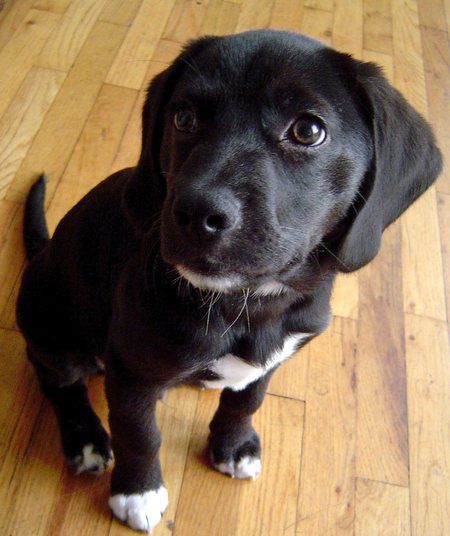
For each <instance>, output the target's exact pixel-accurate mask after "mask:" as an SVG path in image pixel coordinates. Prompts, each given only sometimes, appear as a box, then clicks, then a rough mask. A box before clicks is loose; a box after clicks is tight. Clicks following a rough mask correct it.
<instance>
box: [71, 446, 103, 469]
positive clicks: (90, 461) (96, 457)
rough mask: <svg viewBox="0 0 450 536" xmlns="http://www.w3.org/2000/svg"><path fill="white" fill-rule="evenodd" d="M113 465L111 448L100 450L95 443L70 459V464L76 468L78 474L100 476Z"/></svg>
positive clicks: (83, 448) (84, 447)
mask: <svg viewBox="0 0 450 536" xmlns="http://www.w3.org/2000/svg"><path fill="white" fill-rule="evenodd" d="M111 463H112V450H111V448H108V449H105V448H101V450H100V449H99V448H98V446H96V445H94V444H93V443H86V445H84V446H83V447H82V448H81V452H80V453H79V454H77V455H76V456H74V457H72V458H69V464H70V465H72V466H73V467H74V468H75V472H76V473H77V474H80V473H91V474H94V475H100V474H102V473H103V471H105V469H106V468H107V467H108V466H109V465H111Z"/></svg>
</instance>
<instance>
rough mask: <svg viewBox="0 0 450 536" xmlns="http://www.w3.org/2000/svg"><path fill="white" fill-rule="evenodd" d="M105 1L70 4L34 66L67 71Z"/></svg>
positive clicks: (82, 0)
mask: <svg viewBox="0 0 450 536" xmlns="http://www.w3.org/2000/svg"><path fill="white" fill-rule="evenodd" d="M104 3H105V0H78V1H77V2H72V3H71V4H70V6H69V7H68V9H67V11H66V12H65V13H64V15H63V16H62V18H61V22H60V24H59V25H58V28H57V29H56V30H55V31H54V32H53V33H52V35H51V37H50V39H49V40H48V41H47V43H46V45H45V47H44V48H43V50H42V52H41V54H40V55H39V57H38V58H37V60H36V65H38V66H40V67H46V68H48V69H60V70H61V71H69V69H70V68H71V67H72V65H73V62H74V61H75V58H76V57H77V55H78V53H79V51H80V50H81V48H82V47H83V45H84V43H85V41H86V39H87V37H88V35H89V34H90V32H91V29H92V27H93V26H94V24H95V23H96V21H97V18H98V16H99V14H100V12H101V10H102V8H103V5H104Z"/></svg>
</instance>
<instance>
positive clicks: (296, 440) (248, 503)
mask: <svg viewBox="0 0 450 536" xmlns="http://www.w3.org/2000/svg"><path fill="white" fill-rule="evenodd" d="M217 395H218V393H215V392H211V391H209V392H202V393H200V397H199V404H198V409H197V414H196V417H195V423H194V430H193V433H192V437H191V444H190V450H189V455H188V460H187V465H186V469H185V474H184V478H183V487H182V489H181V496H180V501H179V504H178V509H177V516H176V518H175V531H174V534H175V535H180V536H183V535H184V534H196V536H210V535H211V536H219V535H220V536H232V535H233V536H234V535H237V536H241V535H242V536H244V535H245V536H247V535H257V534H282V533H283V530H284V529H285V528H287V529H288V530H290V529H292V526H294V525H295V506H296V500H297V490H298V481H299V463H300V456H301V444H302V441H301V438H302V430H303V403H302V402H298V401H295V400H287V399H280V398H278V397H274V396H270V395H269V396H267V397H266V399H265V401H264V404H263V406H262V408H261V409H260V410H259V412H257V414H256V415H255V419H254V421H255V428H256V430H257V431H258V432H259V433H260V436H261V440H262V443H263V455H262V462H263V469H262V472H261V475H260V476H259V478H258V479H257V480H256V481H255V482H251V481H239V480H236V479H231V478H230V477H227V476H225V475H222V474H219V473H216V472H214V470H213V469H211V467H210V466H209V464H208V462H207V461H206V459H205V456H204V449H205V445H206V439H207V435H208V424H209V421H210V419H211V418H212V415H213V413H214V411H215V408H216V406H217V402H218V396H217ZM281 460H284V462H283V465H281V464H280V461H281ZM274 496H278V497H283V502H282V503H280V504H279V506H278V508H273V497H274Z"/></svg>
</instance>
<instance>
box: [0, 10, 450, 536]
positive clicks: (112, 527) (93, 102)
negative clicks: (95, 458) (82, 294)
mask: <svg viewBox="0 0 450 536" xmlns="http://www.w3.org/2000/svg"><path fill="white" fill-rule="evenodd" d="M0 8H1V9H0V80H1V91H0V361H1V363H0V449H1V450H0V505H1V508H0V534H2V535H3V534H4V535H8V536H9V535H11V536H12V535H14V536H15V535H20V536H22V535H24V536H25V535H30V534H35V535H64V536H65V535H76V536H78V535H79V534H83V535H84V534H86V535H96V536H97V535H100V536H101V535H122V534H123V535H125V534H132V532H131V531H130V530H129V529H127V528H125V527H123V526H122V525H120V524H119V523H117V522H115V521H114V522H113V521H112V519H111V516H110V513H109V511H108V508H107V496H108V486H109V474H106V475H104V476H103V477H101V478H94V477H89V476H82V477H77V476H75V475H73V474H72V473H71V472H70V470H69V469H68V468H67V467H66V466H65V464H64V460H63V457H62V454H61V449H60V446H59V437H58V432H57V429H56V424H55V419H54V417H53V415H52V413H51V411H50V409H49V407H48V404H47V403H46V402H45V401H44V400H43V398H42V395H41V394H40V392H39V389H38V386H37V383H36V380H35V378H34V376H33V373H32V370H31V368H30V366H29V365H28V363H27V362H26V360H25V355H24V342H23V340H22V338H21V336H20V334H19V332H18V331H17V327H16V325H15V320H14V303H15V298H16V294H17V289H18V285H19V282H20V274H21V271H22V268H23V264H24V256H23V248H22V244H21V225H22V204H23V200H24V196H25V194H26V192H27V190H28V188H29V186H30V184H31V182H32V180H33V179H34V178H35V176H36V174H37V173H39V172H41V171H43V170H45V171H46V172H47V173H48V175H49V178H50V182H49V184H48V196H47V209H48V210H47V216H48V220H49V226H50V228H51V229H52V230H53V229H54V227H55V226H56V224H57V222H58V221H59V219H60V218H61V217H62V216H63V215H64V213H65V212H66V211H67V210H68V209H69V208H70V207H71V206H73V204H74V203H75V202H76V201H77V200H78V199H79V198H80V197H81V196H82V195H83V194H84V193H85V192H86V191H87V190H88V189H90V188H91V187H92V186H94V185H95V184H96V183H97V182H99V181H100V180H101V179H102V178H104V177H105V176H106V175H108V174H109V173H110V172H111V171H113V170H116V169H120V168H122V167H125V166H127V165H133V164H134V163H135V162H136V159H137V156H138V154H139V148H140V147H139V146H140V139H139V135H140V109H141V106H142V102H143V99H144V90H145V85H146V84H147V83H148V81H149V80H150V79H151V78H152V77H153V76H154V75H155V74H157V73H158V72H159V71H161V70H162V69H163V68H164V67H165V66H166V65H167V64H168V63H170V61H172V59H173V58H174V57H175V56H176V54H177V53H178V52H179V51H180V49H181V46H182V44H183V42H184V41H186V40H187V39H190V38H193V37H196V36H197V35H200V34H203V33H212V34H225V33H231V32H236V31H241V30H246V29H249V28H256V27H267V26H270V27H273V28H279V29H289V30H294V31H300V32H305V33H308V34H310V35H312V36H313V37H316V38H318V39H321V40H323V41H324V42H327V43H329V44H333V45H334V46H336V47H338V48H340V49H342V50H344V51H346V52H349V53H351V54H354V55H355V56H357V57H358V58H361V59H364V60H368V61H376V62H378V63H380V64H381V65H383V67H384V69H385V72H386V75H387V76H388V77H389V78H390V80H391V81H392V82H393V83H394V84H395V85H396V86H397V87H398V88H399V89H400V90H401V91H402V92H403V93H404V94H405V96H406V97H407V98H408V99H409V100H410V102H411V103H412V104H413V105H414V106H416V107H417V108H418V109H419V110H420V111H421V112H422V113H423V114H424V115H425V116H427V117H428V118H429V120H430V122H431V123H432V124H433V126H434V128H435V131H436V134H437V136H438V138H439V142H440V145H441V147H442V149H443V150H444V152H445V154H446V158H447V160H450V126H449V125H450V123H449V112H450V48H449V35H448V32H449V29H450V2H448V1H447V0H420V1H419V2H416V1H414V0H351V1H350V0H345V1H342V2H341V1H340V0H339V1H338V0H334V1H333V0H303V1H301V0H192V1H190V0H127V1H122V0H15V1H13V0H4V1H2V2H0ZM449 311H450V167H449V165H446V169H445V170H444V173H443V174H442V176H441V178H440V179H439V181H438V182H437V183H436V186H435V187H433V188H432V189H431V190H430V191H429V192H427V194H426V195H425V196H424V197H423V198H421V199H420V200H419V201H418V202H417V203H416V204H415V205H414V207H413V208H412V209H410V210H409V211H408V212H407V214H405V216H404V217H402V219H401V220H400V221H399V222H397V223H395V224H394V225H393V226H392V227H391V228H390V229H389V230H388V231H387V232H386V233H385V236H384V239H383V246H382V250H381V252H380V255H379V256H378V257H377V259H376V260H375V261H374V262H373V263H372V264H371V265H370V266H367V267H366V268H364V269H363V270H361V271H360V272H359V273H357V274H352V275H349V276H345V277H344V276H342V277H340V278H339V279H338V282H337V284H336V290H335V294H334V297H333V312H334V315H335V316H334V318H333V321H332V323H331V325H330V327H329V329H328V330H327V331H326V332H325V333H324V334H323V335H322V336H321V337H319V338H318V339H316V340H315V341H313V343H312V344H311V345H309V346H308V347H307V348H305V349H304V350H303V351H302V352H300V353H299V354H298V355H297V356H296V357H295V358H293V359H292V360H291V361H290V362H288V363H287V364H285V365H284V366H283V367H281V369H280V370H279V371H278V372H277V373H276V375H275V377H274V378H273V380H272V383H271V385H270V388H269V393H270V394H269V395H268V396H267V398H266V400H265V402H264V405H263V407H262V409H261V410H260V412H259V413H258V414H257V416H256V418H255V425H256V428H257V429H258V431H259V432H260V435H261V439H262V442H263V446H264V452H263V471H262V474H261V476H260V478H259V479H258V481H257V482H255V483H253V482H236V481H234V480H231V479H229V478H226V477H225V476H223V475H221V474H219V473H216V472H214V471H212V470H211V469H210V468H209V466H208V464H207V463H206V460H205V457H204V445H205V441H206V437H207V424H208V421H209V419H210V418H211V415H212V413H213V412H214V408H215V407H216V404H217V397H218V393H216V392H199V391H197V390H195V389H190V388H182V389H178V390H175V391H173V392H171V393H170V394H169V395H168V397H167V399H166V400H165V401H164V402H163V403H161V404H160V407H159V410H158V419H159V422H160V425H161V429H162V434H163V438H164V441H163V447H162V452H161V459H162V465H163V469H164V475H165V479H166V483H167V487H168V490H169V494H170V506H169V508H168V510H167V512H166V514H165V515H164V518H163V521H162V523H161V524H160V525H159V526H158V528H156V529H155V530H154V534H155V535H158V536H159V535H166V536H168V535H169V534H175V535H176V536H211V535H217V536H219V535H220V536H234V535H239V536H241V535H242V536H281V535H286V536H294V535H303V536H316V535H317V536H322V535H334V534H346V535H350V534H355V535H357V536H372V535H374V536H375V535H377V536H378V535H382V536H387V535H389V536H390V535H395V536H397V535H399V536H400V535H402V536H403V535H407V534H413V535H414V536H445V535H448V534H450V356H449V340H448V314H449ZM49 328H50V329H51V326H50V327H49ZM90 394H91V397H92V400H93V403H94V405H95V407H96V409H97V411H98V412H99V414H100V415H101V417H102V419H103V420H106V416H107V407H106V403H105V400H104V396H103V385H102V379H101V378H95V379H93V380H91V381H90Z"/></svg>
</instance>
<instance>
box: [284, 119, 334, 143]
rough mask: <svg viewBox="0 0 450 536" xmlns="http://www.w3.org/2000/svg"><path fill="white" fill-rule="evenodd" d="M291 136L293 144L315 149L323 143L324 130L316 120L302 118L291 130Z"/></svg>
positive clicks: (325, 134)
mask: <svg viewBox="0 0 450 536" xmlns="http://www.w3.org/2000/svg"><path fill="white" fill-rule="evenodd" d="M291 135H292V138H293V140H294V142H295V143H299V144H300V145H306V146H308V147H315V146H317V145H320V144H321V143H323V142H324V141H325V138H326V137H327V133H326V130H325V129H324V127H323V126H322V124H321V122H320V121H319V120H318V119H315V118H313V117H302V118H301V119H299V120H298V121H296V122H295V123H294V124H293V125H292V128H291Z"/></svg>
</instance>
